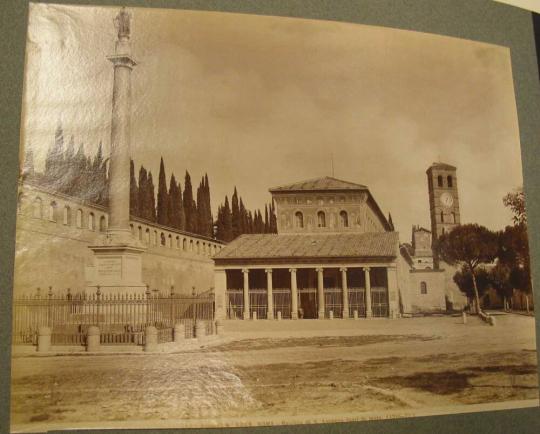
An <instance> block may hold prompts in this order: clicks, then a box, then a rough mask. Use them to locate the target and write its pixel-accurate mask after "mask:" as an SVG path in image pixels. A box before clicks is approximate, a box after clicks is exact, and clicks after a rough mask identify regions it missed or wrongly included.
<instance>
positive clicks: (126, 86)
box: [87, 8, 145, 293]
mask: <svg viewBox="0 0 540 434" xmlns="http://www.w3.org/2000/svg"><path fill="white" fill-rule="evenodd" d="M114 23H115V26H116V29H117V32H118V39H117V40H116V45H115V51H114V54H113V55H111V56H108V57H107V58H108V59H109V61H111V63H112V64H113V68H114V77H113V89H112V113H111V153H110V157H109V224H108V228H107V233H106V237H105V238H104V239H103V243H102V244H101V245H96V246H90V249H92V250H93V252H94V258H95V261H94V267H93V268H92V272H91V274H92V275H91V276H87V280H88V281H90V282H91V285H90V286H98V285H99V286H100V287H101V291H102V293H107V292H109V293H110V292H138V293H143V292H144V291H145V285H144V283H143V282H142V257H141V253H142V252H143V251H144V250H145V247H144V246H143V245H142V244H141V243H140V242H139V241H138V240H137V239H136V238H135V237H133V235H132V234H131V230H130V227H129V188H130V179H129V165H130V142H131V137H130V132H131V71H132V69H133V68H134V66H135V65H136V63H135V61H134V60H133V58H132V56H131V46H130V42H129V39H130V35H131V15H130V14H129V13H128V12H127V11H126V10H125V8H122V10H121V11H120V12H119V13H118V15H117V16H116V18H115V20H114Z"/></svg>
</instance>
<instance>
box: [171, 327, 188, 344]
mask: <svg viewBox="0 0 540 434" xmlns="http://www.w3.org/2000/svg"><path fill="white" fill-rule="evenodd" d="M173 337H174V342H175V343H177V344H179V343H181V342H184V340H185V339H186V326H185V325H184V324H182V323H180V322H179V323H177V324H175V325H174V336H173Z"/></svg>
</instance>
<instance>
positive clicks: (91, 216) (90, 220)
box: [88, 212, 96, 231]
mask: <svg viewBox="0 0 540 434" xmlns="http://www.w3.org/2000/svg"><path fill="white" fill-rule="evenodd" d="M88 229H90V230H91V231H93V230H95V229H96V222H95V219H94V213H93V212H91V213H90V214H88Z"/></svg>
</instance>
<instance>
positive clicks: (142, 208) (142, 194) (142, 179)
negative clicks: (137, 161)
mask: <svg viewBox="0 0 540 434" xmlns="http://www.w3.org/2000/svg"><path fill="white" fill-rule="evenodd" d="M147 189H148V174H147V172H146V169H145V168H144V166H141V168H140V169H139V192H138V193H139V194H138V196H139V197H138V200H137V205H138V207H139V211H138V213H137V215H138V216H139V217H141V218H143V219H147V220H149V218H148V212H147V210H146V206H147V203H146V198H147V197H148V196H147V192H146V190H147Z"/></svg>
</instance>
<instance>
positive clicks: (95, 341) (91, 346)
mask: <svg viewBox="0 0 540 434" xmlns="http://www.w3.org/2000/svg"><path fill="white" fill-rule="evenodd" d="M100 345H101V342H100V331H99V327H97V326H90V327H88V331H87V332H86V351H90V352H91V351H97V350H99V347H100Z"/></svg>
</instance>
